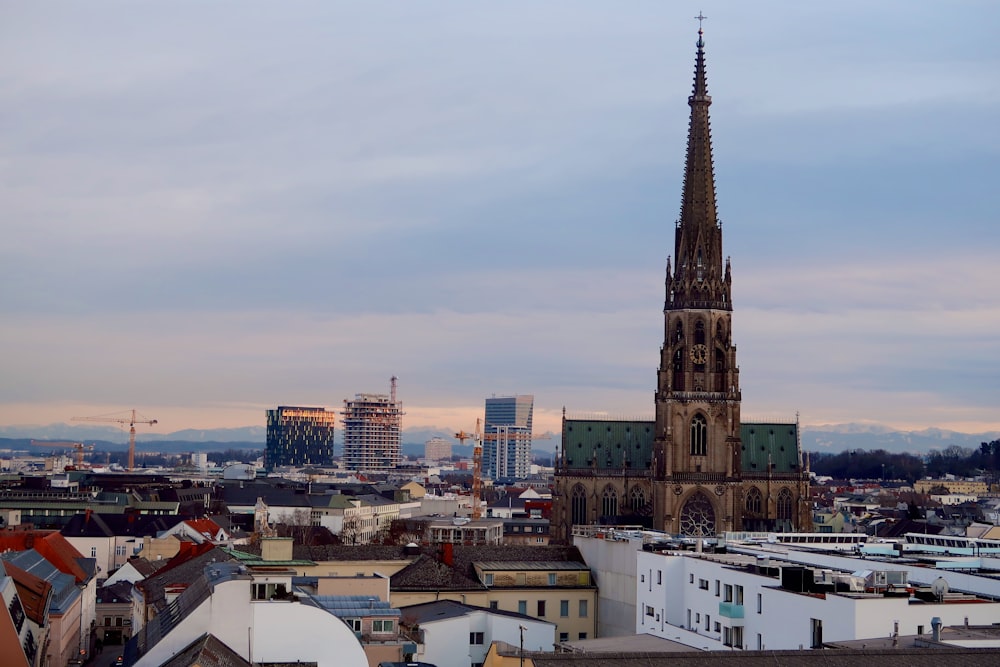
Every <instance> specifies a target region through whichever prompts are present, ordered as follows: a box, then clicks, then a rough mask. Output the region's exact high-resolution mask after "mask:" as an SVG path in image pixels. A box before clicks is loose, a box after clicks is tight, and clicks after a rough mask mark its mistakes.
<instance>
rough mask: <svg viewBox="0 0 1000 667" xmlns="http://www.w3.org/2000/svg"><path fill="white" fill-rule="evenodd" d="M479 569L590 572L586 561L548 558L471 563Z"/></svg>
mask: <svg viewBox="0 0 1000 667" xmlns="http://www.w3.org/2000/svg"><path fill="white" fill-rule="evenodd" d="M472 565H473V566H474V567H477V568H479V569H481V570H506V571H511V570H577V571H579V570H586V571H587V572H590V568H589V567H587V565H586V563H573V562H567V561H558V560H549V561H544V560H543V561H535V562H531V561H523V560H522V561H502V560H490V561H477V562H475V563H473V564H472Z"/></svg>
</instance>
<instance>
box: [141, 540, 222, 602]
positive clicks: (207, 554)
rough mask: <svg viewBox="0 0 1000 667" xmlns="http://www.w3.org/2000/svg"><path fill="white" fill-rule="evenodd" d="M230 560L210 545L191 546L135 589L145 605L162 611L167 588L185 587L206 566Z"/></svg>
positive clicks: (198, 575) (200, 574) (197, 576)
mask: <svg viewBox="0 0 1000 667" xmlns="http://www.w3.org/2000/svg"><path fill="white" fill-rule="evenodd" d="M182 546H183V545H182ZM231 560H233V558H232V557H231V556H230V555H229V554H227V553H226V552H225V551H223V550H222V549H219V548H218V547H216V546H214V545H212V544H211V543H208V542H206V543H205V544H198V545H192V546H191V547H187V548H182V549H181V551H180V552H179V553H178V554H177V555H176V556H174V557H173V558H171V559H170V560H169V561H167V564H166V565H165V566H164V567H163V568H162V569H161V570H160V571H159V572H157V573H156V574H155V575H153V576H152V577H148V578H146V579H143V580H142V581H140V582H138V583H137V584H136V588H139V589H140V590H142V592H143V595H144V596H145V599H146V604H147V605H152V606H153V607H155V608H156V609H157V610H162V609H163V608H165V607H166V592H165V589H166V588H167V586H187V585H189V584H191V583H192V582H194V581H195V580H197V579H198V578H199V577H200V576H202V573H203V572H204V570H205V566H206V565H208V564H210V563H213V562H215V563H223V562H227V561H231Z"/></svg>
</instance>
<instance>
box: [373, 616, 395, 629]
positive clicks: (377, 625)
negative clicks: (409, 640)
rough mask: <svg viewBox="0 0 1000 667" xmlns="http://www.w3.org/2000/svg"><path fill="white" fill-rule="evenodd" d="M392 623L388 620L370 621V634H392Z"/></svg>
mask: <svg viewBox="0 0 1000 667" xmlns="http://www.w3.org/2000/svg"><path fill="white" fill-rule="evenodd" d="M392 628H393V623H392V621H390V620H381V619H376V620H374V621H372V632H392Z"/></svg>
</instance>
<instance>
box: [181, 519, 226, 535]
mask: <svg viewBox="0 0 1000 667" xmlns="http://www.w3.org/2000/svg"><path fill="white" fill-rule="evenodd" d="M184 523H186V524H187V525H189V526H191V527H192V528H194V530H195V532H196V533H198V534H199V535H208V536H209V539H213V540H214V539H215V536H216V535H218V534H219V531H220V530H222V526H220V525H219V524H217V523H215V522H214V521H212V520H211V519H188V520H187V521H185V522H184Z"/></svg>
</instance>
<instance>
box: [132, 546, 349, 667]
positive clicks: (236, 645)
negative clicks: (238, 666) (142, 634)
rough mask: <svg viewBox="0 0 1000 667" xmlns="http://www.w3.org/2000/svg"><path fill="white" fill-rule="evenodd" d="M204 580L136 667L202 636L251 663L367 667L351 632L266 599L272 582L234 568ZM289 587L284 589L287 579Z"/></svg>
mask: <svg viewBox="0 0 1000 667" xmlns="http://www.w3.org/2000/svg"><path fill="white" fill-rule="evenodd" d="M206 580H207V582H206V583H205V584H201V583H200V582H196V583H195V584H192V585H191V586H189V587H188V589H186V590H185V592H184V593H183V594H182V595H180V596H178V598H177V600H176V612H174V613H177V614H178V615H179V616H180V617H179V618H177V620H176V624H175V625H167V626H166V627H163V626H161V628H162V629H159V631H158V632H155V633H153V634H155V635H159V634H160V632H164V631H165V634H163V635H162V637H159V636H157V639H158V641H155V643H153V642H151V645H150V646H148V647H147V648H146V650H145V653H143V655H142V656H141V657H140V658H139V659H138V661H137V662H136V663H135V667H158V666H159V665H162V664H163V663H165V662H166V661H168V660H169V659H170V658H171V657H173V656H174V655H176V654H177V653H178V652H179V651H181V650H182V649H184V648H185V647H186V646H188V645H189V644H190V643H191V642H193V641H195V640H196V639H198V638H199V637H201V636H202V635H204V634H206V633H208V634H211V635H214V636H215V637H216V638H217V639H219V640H220V641H221V642H223V643H224V644H226V645H227V646H229V648H231V649H232V650H233V651H235V652H236V653H238V654H239V655H240V656H241V657H242V658H244V659H245V660H247V661H248V662H251V663H254V664H257V663H294V662H296V661H302V662H315V663H316V664H317V665H318V666H319V667H367V665H368V659H367V657H366V656H365V652H364V649H363V648H362V647H361V643H360V642H359V641H358V638H357V637H356V636H355V635H354V632H353V631H352V630H351V629H350V628H349V627H347V625H346V624H345V623H344V622H343V621H342V620H341V619H339V618H337V617H336V616H334V615H333V614H331V613H329V612H328V611H325V610H323V609H321V608H319V607H316V606H312V605H308V604H301V603H299V602H296V601H293V600H290V599H269V598H271V595H270V593H272V592H273V591H272V589H271V588H269V586H270V585H271V584H270V583H269V582H264V583H258V582H257V581H256V580H254V579H252V578H251V576H250V575H249V574H247V573H246V572H245V570H243V569H242V568H241V566H239V565H236V564H232V563H215V564H212V565H210V566H208V567H207V568H206ZM288 584H289V585H286V590H290V578H289V580H288ZM197 586H207V587H208V589H209V590H207V591H206V590H204V589H203V590H200V591H199V590H198V588H197ZM157 618H159V617H157ZM149 625H150V626H152V625H153V622H152V621H151V622H150V624H149ZM147 636H148V632H147Z"/></svg>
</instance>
